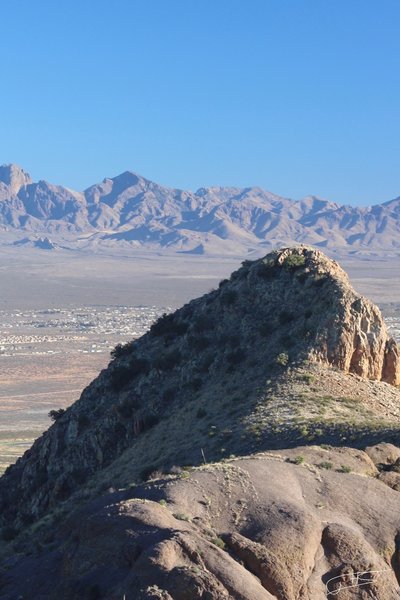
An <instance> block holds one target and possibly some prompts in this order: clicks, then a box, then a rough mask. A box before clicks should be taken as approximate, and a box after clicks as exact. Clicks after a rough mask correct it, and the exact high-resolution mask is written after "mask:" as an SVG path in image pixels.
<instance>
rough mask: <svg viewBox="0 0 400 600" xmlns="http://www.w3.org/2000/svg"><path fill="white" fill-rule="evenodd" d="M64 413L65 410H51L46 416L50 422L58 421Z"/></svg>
mask: <svg viewBox="0 0 400 600" xmlns="http://www.w3.org/2000/svg"><path fill="white" fill-rule="evenodd" d="M64 413H65V408H59V409H57V410H51V411H50V412H49V413H48V416H49V417H50V419H51V420H52V421H58V419H60V418H61V417H62V416H63V414H64Z"/></svg>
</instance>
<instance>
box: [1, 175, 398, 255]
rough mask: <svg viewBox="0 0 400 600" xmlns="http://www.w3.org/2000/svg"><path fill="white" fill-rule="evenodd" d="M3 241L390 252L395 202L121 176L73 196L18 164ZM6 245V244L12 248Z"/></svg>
mask: <svg viewBox="0 0 400 600" xmlns="http://www.w3.org/2000/svg"><path fill="white" fill-rule="evenodd" d="M0 227H2V229H3V235H2V238H3V239H4V241H5V243H10V242H8V240H9V239H12V241H15V238H17V240H18V239H19V237H20V236H21V234H22V235H23V236H24V237H26V235H27V233H28V234H29V233H30V234H32V235H39V236H42V237H54V236H55V237H56V239H55V242H56V243H58V244H59V245H60V246H63V247H65V248H70V249H80V250H85V249H86V250H90V251H95V250H96V249H103V250H104V251H110V252H112V251H113V250H116V249H118V248H120V249H123V248H126V249H129V250H134V249H136V250H139V249H144V250H146V251H159V250H160V248H162V249H163V250H164V251H167V250H168V251H171V252H183V253H187V254H194V255H199V254H210V255H235V256H245V255H247V254H248V253H253V254H254V255H257V256H259V255H260V254H261V253H264V252H265V250H266V249H268V248H273V247H277V246H279V245H283V244H293V243H306V244H312V245H314V246H317V247H320V248H326V249H327V250H331V251H335V252H336V251H339V252H342V253H346V252H354V251H356V252H358V251H359V252H361V253H363V252H367V253H368V252H370V251H373V252H378V253H382V252H383V253H389V254H390V255H393V254H394V255H397V254H398V252H399V249H400V244H399V231H400V200H399V198H397V199H394V200H391V201H389V202H386V203H384V204H380V205H376V206H372V207H366V208H356V207H351V206H340V205H338V204H335V203H333V202H328V201H326V200H322V199H320V198H317V197H314V196H309V197H307V198H304V199H302V200H300V201H293V200H290V199H288V198H283V197H281V196H278V195H276V194H273V193H271V192H268V191H266V190H263V189H261V188H257V187H248V188H233V187H209V188H200V189H199V190H197V191H196V192H190V191H184V190H179V189H171V188H167V187H164V186H161V185H158V184H156V183H154V182H152V181H149V180H148V179H145V178H144V177H141V176H140V175H137V174H136V173H133V172H131V171H126V172H124V173H122V174H121V175H118V176H117V177H113V178H106V179H104V180H103V182H102V183H99V184H95V185H93V186H90V187H89V188H88V189H87V190H85V191H84V192H77V191H73V190H70V189H68V188H65V187H63V186H59V185H52V184H50V183H48V182H46V181H39V182H38V183H35V182H33V181H32V179H31V178H30V176H29V175H28V174H27V173H25V172H24V171H23V170H22V169H21V168H20V167H17V166H16V165H3V166H1V167H0ZM11 243H12V242H11Z"/></svg>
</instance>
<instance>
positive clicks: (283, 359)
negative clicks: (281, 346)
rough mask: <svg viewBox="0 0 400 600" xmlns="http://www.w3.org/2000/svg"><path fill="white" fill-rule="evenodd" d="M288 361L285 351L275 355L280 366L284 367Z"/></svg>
mask: <svg viewBox="0 0 400 600" xmlns="http://www.w3.org/2000/svg"><path fill="white" fill-rule="evenodd" d="M288 362H289V356H288V355H287V353H286V352H281V353H280V354H278V356H277V357H276V364H277V365H280V366H281V367H286V365H287V364H288Z"/></svg>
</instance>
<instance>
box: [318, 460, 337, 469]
mask: <svg viewBox="0 0 400 600" xmlns="http://www.w3.org/2000/svg"><path fill="white" fill-rule="evenodd" d="M317 466H318V467H320V469H328V470H330V469H332V468H333V463H331V462H330V461H329V460H324V461H323V462H320V463H319V464H318V465H317Z"/></svg>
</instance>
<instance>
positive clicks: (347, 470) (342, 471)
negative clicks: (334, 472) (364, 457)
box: [338, 465, 351, 473]
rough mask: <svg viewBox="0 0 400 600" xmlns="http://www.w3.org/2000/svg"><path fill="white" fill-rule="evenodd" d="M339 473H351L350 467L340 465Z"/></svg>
mask: <svg viewBox="0 0 400 600" xmlns="http://www.w3.org/2000/svg"><path fill="white" fill-rule="evenodd" d="M338 472H339V473H351V467H349V466H348V465H340V469H338Z"/></svg>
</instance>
